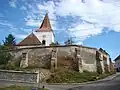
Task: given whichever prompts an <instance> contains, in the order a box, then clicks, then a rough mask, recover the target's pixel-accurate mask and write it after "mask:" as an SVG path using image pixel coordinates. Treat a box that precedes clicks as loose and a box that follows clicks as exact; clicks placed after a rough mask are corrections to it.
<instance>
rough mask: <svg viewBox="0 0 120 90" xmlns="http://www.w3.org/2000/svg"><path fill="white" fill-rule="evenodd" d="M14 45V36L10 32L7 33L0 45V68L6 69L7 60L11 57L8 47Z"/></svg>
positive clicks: (10, 47) (11, 47)
mask: <svg viewBox="0 0 120 90" xmlns="http://www.w3.org/2000/svg"><path fill="white" fill-rule="evenodd" d="M14 45H15V38H14V36H13V35H12V34H9V35H8V37H6V38H5V41H3V45H0V69H6V68H7V67H8V66H9V65H8V62H10V61H11V60H12V59H13V56H12V55H11V53H10V52H9V49H13V48H14ZM12 66H13V65H12Z"/></svg>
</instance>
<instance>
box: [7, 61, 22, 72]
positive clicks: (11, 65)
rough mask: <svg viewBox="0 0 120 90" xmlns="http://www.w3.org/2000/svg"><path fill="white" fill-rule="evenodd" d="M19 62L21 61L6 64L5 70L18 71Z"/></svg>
mask: <svg viewBox="0 0 120 90" xmlns="http://www.w3.org/2000/svg"><path fill="white" fill-rule="evenodd" d="M20 61H21V60H16V61H12V62H8V63H7V64H6V66H5V69H7V70H19V69H20Z"/></svg>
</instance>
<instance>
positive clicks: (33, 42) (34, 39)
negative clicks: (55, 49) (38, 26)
mask: <svg viewBox="0 0 120 90" xmlns="http://www.w3.org/2000/svg"><path fill="white" fill-rule="evenodd" d="M40 44H41V42H40V41H39V40H38V38H37V37H36V36H35V35H34V33H31V34H30V35H29V36H27V37H26V38H25V39H24V40H22V41H21V42H20V43H19V44H18V45H19V46H26V45H40Z"/></svg>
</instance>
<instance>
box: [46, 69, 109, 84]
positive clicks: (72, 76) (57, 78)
mask: <svg viewBox="0 0 120 90" xmlns="http://www.w3.org/2000/svg"><path fill="white" fill-rule="evenodd" d="M109 75H110V73H107V74H98V73H95V72H83V73H79V72H70V71H64V72H57V73H55V74H54V75H51V77H50V78H49V79H48V80H47V81H46V82H47V83H82V82H88V81H95V80H99V79H103V78H105V77H107V76H109Z"/></svg>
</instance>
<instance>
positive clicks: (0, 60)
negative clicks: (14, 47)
mask: <svg viewBox="0 0 120 90" xmlns="http://www.w3.org/2000/svg"><path fill="white" fill-rule="evenodd" d="M5 50H6V48H5V47H4V46H2V45H0V65H3V64H4V65H5V64H7V63H8V61H9V60H11V54H10V53H9V52H6V51H5Z"/></svg>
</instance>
